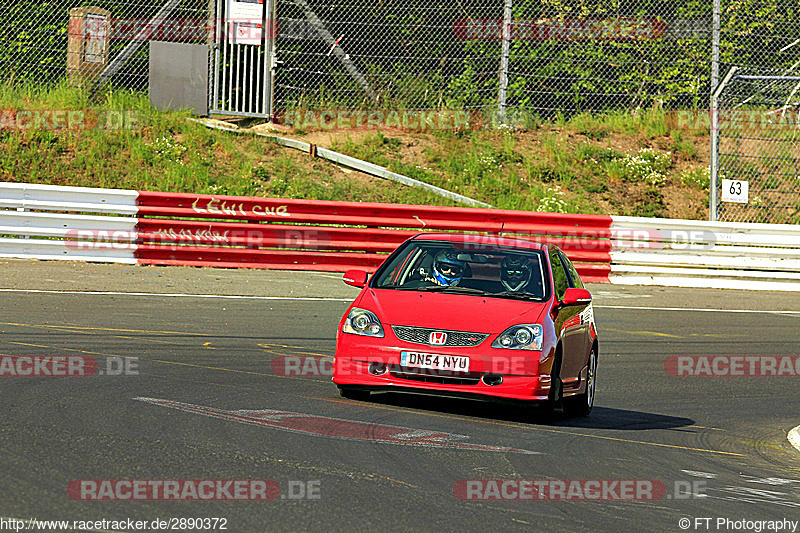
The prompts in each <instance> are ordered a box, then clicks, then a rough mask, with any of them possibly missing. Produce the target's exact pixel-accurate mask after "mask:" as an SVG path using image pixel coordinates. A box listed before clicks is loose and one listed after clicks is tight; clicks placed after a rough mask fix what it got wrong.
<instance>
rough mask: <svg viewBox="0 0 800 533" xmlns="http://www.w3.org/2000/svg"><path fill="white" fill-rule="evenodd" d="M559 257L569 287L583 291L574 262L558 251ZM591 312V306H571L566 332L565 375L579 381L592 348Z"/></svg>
mask: <svg viewBox="0 0 800 533" xmlns="http://www.w3.org/2000/svg"><path fill="white" fill-rule="evenodd" d="M558 256H559V258H560V259H561V263H562V265H563V266H564V270H565V271H566V273H567V277H568V285H569V287H572V288H576V289H583V288H584V287H583V281H581V277H580V276H579V275H578V271H577V269H576V268H575V265H573V264H572V261H570V260H569V258H567V256H566V255H565V254H564V252H563V251H561V250H559V251H558ZM591 312H592V310H591V304H582V305H573V306H570V313H569V315H570V319H569V327H568V328H567V331H566V332H565V333H566V337H567V340H566V343H567V344H568V345H569V362H567V358H564V362H565V365H564V366H566V372H565V374H564V375H565V376H569V377H570V378H572V377H575V379H578V377H579V376H580V371H581V370H582V369H583V367H584V366H585V365H586V358H587V356H588V354H589V348H590V346H591V334H590V326H591V318H590V315H591ZM562 379H563V378H562ZM566 385H567V383H566V380H565V386H566Z"/></svg>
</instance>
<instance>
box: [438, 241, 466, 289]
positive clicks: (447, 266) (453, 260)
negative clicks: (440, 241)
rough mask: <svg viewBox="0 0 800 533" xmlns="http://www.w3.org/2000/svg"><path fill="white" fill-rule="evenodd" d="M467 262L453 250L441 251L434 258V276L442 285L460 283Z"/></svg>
mask: <svg viewBox="0 0 800 533" xmlns="http://www.w3.org/2000/svg"><path fill="white" fill-rule="evenodd" d="M466 266H467V265H466V263H465V262H464V261H462V260H461V259H459V258H458V255H457V254H456V253H455V252H452V251H447V250H445V251H441V252H439V253H438V254H436V257H435V258H434V259H433V277H434V278H435V279H436V281H437V282H438V283H439V284H440V285H458V282H459V281H461V276H463V275H464V268H465V267H466Z"/></svg>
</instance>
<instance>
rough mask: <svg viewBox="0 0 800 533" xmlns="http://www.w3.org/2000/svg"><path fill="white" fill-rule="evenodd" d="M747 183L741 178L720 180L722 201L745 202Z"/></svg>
mask: <svg viewBox="0 0 800 533" xmlns="http://www.w3.org/2000/svg"><path fill="white" fill-rule="evenodd" d="M747 191H748V183H747V182H746V181H741V180H722V201H723V202H733V203H737V204H746V203H747Z"/></svg>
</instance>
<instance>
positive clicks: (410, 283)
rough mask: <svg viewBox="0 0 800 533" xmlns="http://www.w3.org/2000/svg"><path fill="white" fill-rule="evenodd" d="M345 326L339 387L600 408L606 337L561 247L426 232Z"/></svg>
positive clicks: (571, 409) (358, 278) (404, 248)
mask: <svg viewBox="0 0 800 533" xmlns="http://www.w3.org/2000/svg"><path fill="white" fill-rule="evenodd" d="M344 281H345V283H347V284H349V285H353V286H355V287H361V288H362V291H361V293H360V294H359V295H358V297H357V298H356V299H355V301H354V302H353V304H352V305H351V306H350V308H349V309H348V310H347V313H345V315H344V317H342V320H341V321H340V323H339V331H338V334H337V338H336V359H335V363H334V374H333V382H334V383H336V385H337V386H338V387H339V391H340V393H341V395H342V396H344V397H345V398H350V399H367V398H368V397H369V395H370V393H371V392H373V391H392V392H413V393H423V394H441V395H446V396H465V397H471V398H481V399H495V400H497V399H505V400H524V401H527V402H531V404H535V405H536V406H537V407H539V410H540V411H544V412H548V411H552V409H553V408H554V407H555V406H556V405H557V404H559V403H561V405H563V408H564V411H565V412H566V413H567V414H568V415H574V416H584V415H588V414H589V412H590V411H591V410H592V405H593V403H594V392H595V376H596V370H597V355H598V340H597V331H596V328H595V323H594V315H593V312H592V305H591V300H592V297H591V294H589V291H587V290H586V289H585V288H584V287H583V283H582V282H581V279H580V276H578V272H577V271H576V270H575V267H574V266H573V265H572V263H571V262H570V261H569V259H567V257H566V256H565V255H564V253H563V252H562V251H561V250H559V249H558V248H557V247H555V246H552V245H545V244H538V243H533V242H528V241H523V240H517V239H506V238H500V237H491V236H480V235H459V234H423V235H418V236H416V237H413V238H411V239H409V240H407V241H406V242H404V243H403V244H402V245H400V247H398V248H397V250H395V251H394V252H393V253H392V254H391V255H390V256H389V257H388V258H387V259H386V261H384V262H383V264H382V265H381V266H380V267H379V268H378V270H377V271H376V272H375V274H374V275H373V276H372V277H371V278H370V279H369V281H368V274H367V273H366V272H364V271H360V270H350V271H348V272H346V273H345V275H344Z"/></svg>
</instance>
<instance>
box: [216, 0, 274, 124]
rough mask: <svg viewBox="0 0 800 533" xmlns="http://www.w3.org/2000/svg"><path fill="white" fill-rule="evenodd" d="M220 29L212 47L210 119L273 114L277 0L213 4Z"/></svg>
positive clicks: (224, 0)
mask: <svg viewBox="0 0 800 533" xmlns="http://www.w3.org/2000/svg"><path fill="white" fill-rule="evenodd" d="M210 1H211V3H212V4H213V11H212V12H213V13H214V14H215V17H216V18H215V21H214V22H215V23H214V25H213V27H214V28H215V29H216V31H215V33H214V42H213V44H212V47H211V54H212V60H211V61H210V68H211V75H210V76H209V84H210V87H209V109H210V112H211V113H212V114H224V115H237V116H245V117H262V118H267V117H270V115H271V114H272V90H273V89H272V80H273V76H274V69H275V59H274V58H275V55H274V42H275V40H274V38H273V36H274V33H275V25H274V23H273V22H274V20H275V17H274V13H275V0H210Z"/></svg>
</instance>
